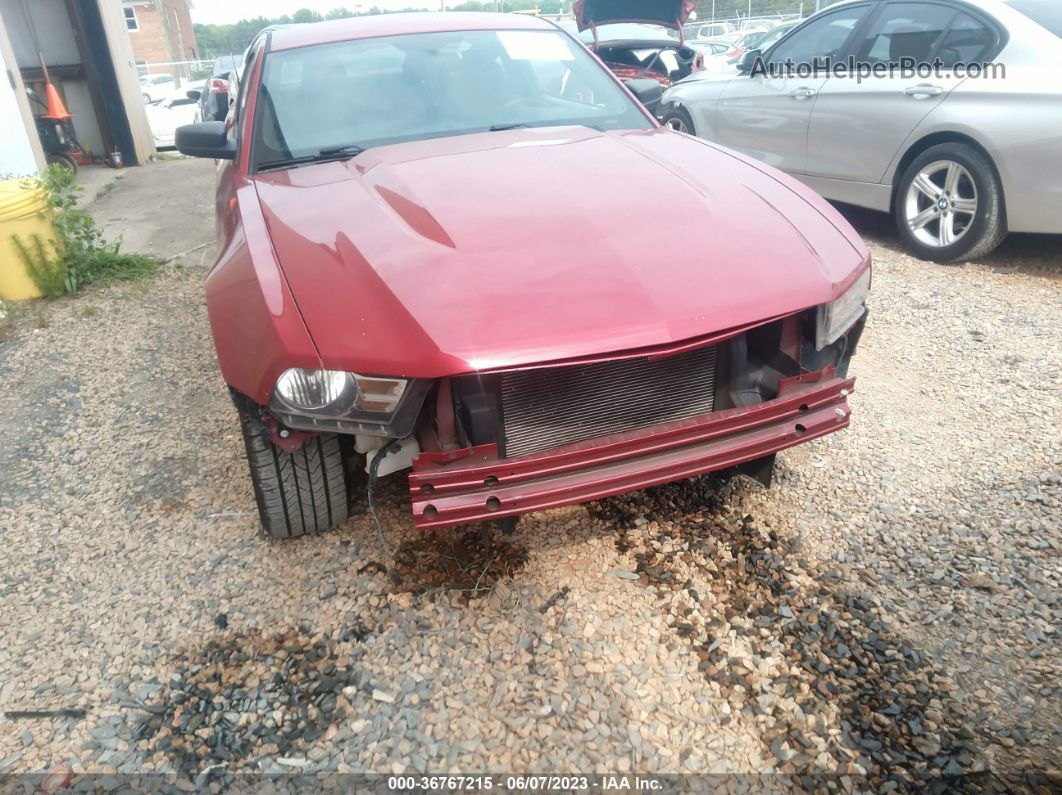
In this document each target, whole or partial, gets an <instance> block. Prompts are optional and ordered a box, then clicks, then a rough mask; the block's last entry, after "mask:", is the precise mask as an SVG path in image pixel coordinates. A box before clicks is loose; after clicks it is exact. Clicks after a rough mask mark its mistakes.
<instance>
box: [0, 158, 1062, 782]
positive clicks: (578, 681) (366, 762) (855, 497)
mask: <svg viewBox="0 0 1062 795" xmlns="http://www.w3.org/2000/svg"><path fill="white" fill-rule="evenodd" d="M211 172H212V168H211V166H210V164H209V163H204V162H201V161H200V162H191V161H174V162H167V163H162V164H159V165H156V166H152V167H150V168H143V169H131V170H130V171H128V172H127V173H126V175H125V178H124V179H123V180H122V181H121V183H119V185H118V186H117V188H116V189H114V190H112V191H110V192H108V193H105V194H104V195H102V196H101V197H100V198H99V199H98V200H97V201H96V203H95V204H94V205H93V206H92V209H93V211H94V212H95V214H96V215H97V216H98V217H99V218H101V219H102V220H103V221H104V222H106V224H107V225H108V228H109V229H111V230H112V231H122V230H127V232H128V233H129V235H131V236H135V237H136V239H137V241H138V243H139V244H140V246H141V247H143V248H147V249H150V250H153V251H156V252H159V253H162V254H164V255H166V256H173V255H177V254H181V253H182V252H188V251H191V252H192V253H191V254H185V255H184V256H183V257H182V263H183V267H180V268H177V267H174V268H170V269H169V270H168V271H167V272H166V273H164V274H163V275H162V276H159V277H158V278H156V279H154V280H152V281H150V282H146V283H142V284H131V285H124V286H118V287H112V288H107V289H94V290H90V291H88V292H86V293H83V294H82V295H81V296H79V297H77V298H76V299H73V300H64V301H59V302H55V303H51V304H48V305H46V306H41V307H39V308H31V309H22V310H20V311H19V312H18V315H17V317H15V318H14V319H13V320H12V319H11V318H9V319H8V320H7V321H6V325H5V326H3V332H2V333H3V335H4V336H3V341H0V383H2V384H3V390H2V393H0V416H3V418H4V422H3V423H2V424H0V528H2V532H3V536H2V537H3V541H4V547H5V550H4V553H3V558H2V560H3V565H2V566H0V584H2V591H3V594H4V598H3V600H2V601H0V705H2V709H3V710H8V711H10V710H56V709H79V710H84V711H85V714H84V716H83V717H67V718H60V717H53V718H47V719H11V718H7V717H5V718H3V719H2V720H0V773H3V772H9V773H26V772H35V771H45V770H48V769H49V768H52V767H53V766H57V765H68V766H69V767H70V768H71V770H72V771H73V773H74V774H75V777H76V775H78V774H81V773H84V772H91V773H105V774H109V775H113V774H128V773H144V772H151V771H167V772H171V771H175V772H179V773H180V774H181V776H182V778H183V779H186V780H192V781H195V780H196V778H197V776H198V777H199V778H198V781H199V783H200V784H202V783H204V782H205V781H206V780H207V779H208V778H209V777H210V776H223V775H225V774H227V773H231V772H232V771H236V770H244V769H249V770H264V771H272V772H310V773H313V772H317V771H325V770H329V771H331V770H338V771H341V772H347V771H366V770H371V771H379V772H392V771H396V772H397V771H407V772H424V771H426V772H432V773H440V772H445V771H454V772H466V773H467V772H472V771H480V772H482V771H497V772H510V771H518V772H531V771H536V772H592V771H600V772H605V771H620V772H626V771H639V772H653V773H662V772H687V771H700V772H717V773H719V772H737V773H749V774H777V773H788V774H793V773H796V774H814V775H818V776H823V775H827V774H830V775H833V774H836V775H837V776H839V777H838V778H833V779H830V781H831V784H836V785H837V786H841V787H852V786H855V787H856V788H868V789H873V790H878V791H888V790H890V789H893V788H898V789H900V790H905V789H908V788H910V787H911V786H913V785H914V784H915V783H917V782H924V781H927V780H938V779H939V780H941V781H943V782H949V783H950V784H952V785H954V786H957V787H962V788H974V787H985V788H993V787H1003V786H1004V785H1010V786H1012V787H1017V788H1032V789H1035V788H1040V789H1042V790H1043V791H1048V790H1051V789H1055V791H1057V789H1056V788H1062V776H1060V774H1059V766H1060V765H1059V760H1060V758H1062V750H1060V749H1062V687H1060V682H1062V642H1060V634H1059V633H1060V616H1062V605H1060V604H1059V593H1060V581H1062V563H1060V557H1059V552H1060V550H1062V529H1060V524H1059V515H1060V491H1062V490H1060V485H1062V461H1060V459H1062V454H1060V449H1062V445H1060V444H1059V442H1060V439H1062V376H1060V373H1062V352H1060V346H1059V340H1060V339H1062V283H1060V280H1059V275H1060V273H1062V255H1060V250H1062V245H1060V243H1059V238H1041V239H1032V238H1029V239H1018V240H1015V241H1012V242H1008V243H1007V244H1006V246H1005V247H1004V248H1003V249H1002V250H1001V251H1000V252H998V253H997V254H995V255H993V257H992V258H991V259H990V260H989V261H988V262H986V263H982V264H977V265H967V266H965V267H961V268H945V267H939V266H933V265H929V264H925V263H921V262H918V261H916V260H913V259H911V258H909V257H907V256H906V255H904V254H903V253H902V252H900V251H899V250H898V247H897V243H896V240H895V238H894V237H893V236H892V235H891V234H890V233H889V232H888V227H887V225H886V224H885V222H883V221H882V220H881V219H880V218H879V217H877V216H872V215H870V214H862V213H855V212H853V213H852V218H853V220H854V221H855V222H856V223H857V225H858V226H859V228H860V230H861V231H863V232H864V233H865V234H867V236H868V237H869V238H870V239H871V240H872V245H873V248H874V254H875V258H876V269H875V284H874V294H873V308H872V318H871V323H870V326H869V328H868V330H867V333H866V334H865V336H864V338H863V343H862V347H861V349H860V351H859V354H858V356H857V358H856V360H855V363H854V367H853V370H854V373H855V374H856V375H857V376H858V378H859V383H858V392H857V394H856V395H854V396H853V403H854V408H855V415H854V417H853V426H852V428H851V429H850V430H849V431H848V432H846V433H843V434H838V435H834V436H831V437H828V438H826V439H822V440H818V441H816V442H813V443H811V444H807V445H804V446H802V447H800V448H797V449H794V450H792V451H789V452H787V453H785V454H783V455H782V456H780V458H779V462H780V463H779V471H778V477H777V478H776V483H775V486H774V487H773V488H772V489H771V490H770V491H767V490H764V489H762V488H760V487H759V486H757V485H754V484H752V483H751V482H749V481H746V480H744V479H740V480H735V481H732V482H730V483H729V484H725V485H724V484H718V483H715V482H714V481H713V480H712V479H707V478H706V479H702V480H698V481H687V482H683V483H680V484H675V485H672V486H668V487H663V488H658V489H653V490H650V491H647V492H643V493H638V494H633V495H628V496H625V497H622V498H616V499H612V500H606V501H603V502H600V503H596V504H593V505H590V506H585V507H575V508H570V509H562V510H556V511H551V512H548V513H543V514H535V515H532V516H530V517H528V518H526V519H525V520H524V521H523V522H522V523H521V525H520V528H519V530H518V531H517V533H516V534H514V535H513V536H510V537H507V538H504V539H503V538H500V537H495V538H492V539H490V540H489V541H484V539H482V538H481V537H480V536H479V534H478V533H476V532H470V531H469V530H468V529H456V530H454V531H449V532H443V533H438V534H433V535H418V534H416V533H414V532H413V531H412V529H411V520H410V518H409V516H408V505H407V504H406V502H405V501H404V500H403V497H402V483H401V481H400V480H399V481H397V482H393V483H390V484H388V485H386V486H385V487H384V490H383V494H382V495H380V498H379V500H378V503H379V504H380V507H381V514H382V515H381V518H382V522H383V526H384V529H385V534H386V545H381V544H380V542H379V541H378V539H377V535H376V533H375V532H374V531H373V529H372V523H371V521H370V520H369V518H368V517H367V516H366V515H362V516H360V517H357V518H355V519H353V520H351V521H350V522H348V523H347V524H346V525H344V526H343V527H342V528H340V529H339V530H338V531H336V532H333V533H330V534H326V535H323V536H320V537H317V538H310V539H304V540H301V541H295V542H292V543H285V542H276V541H269V540H265V539H263V538H262V537H261V536H259V535H258V534H257V520H256V517H255V515H254V513H253V511H254V502H253V497H252V493H251V487H250V483H249V481H248V478H247V474H246V471H245V462H244V458H243V449H242V443H241V441H240V438H239V435H238V430H237V423H236V415H235V411H234V410H233V408H232V406H231V404H230V402H229V401H228V397H227V395H226V392H225V389H224V385H223V383H222V381H221V378H220V376H219V373H218V371H217V366H216V362H215V358H214V352H213V348H212V343H211V340H210V333H209V328H208V324H207V321H206V313H205V306H204V300H203V297H202V278H203V275H204V273H205V270H206V267H207V266H208V265H209V262H210V261H211V258H212V255H213V251H212V248H211V249H209V250H207V249H202V248H199V247H200V246H201V245H202V244H203V243H204V242H206V241H207V240H208V239H209V238H210V237H211V236H212V230H213V221H212V210H213V199H212V194H211ZM160 207H166V208H171V209H173V213H172V214H168V215H167V217H168V218H171V219H175V220H172V221H166V222H164V221H162V220H160V219H159V218H158V217H157V216H158V215H159V214H160V213H159V208H160ZM213 765H219V766H220V767H216V768H214V769H213V770H210V771H208V772H204V771H207V769H208V768H211V766H213ZM97 781H99V780H97ZM102 781H103V782H104V783H105V784H108V785H109V784H110V783H113V784H114V786H117V784H118V781H117V780H114V781H113V782H112V781H111V780H110V779H103V780H102ZM733 781H734V783H735V785H736V784H738V783H740V781H739V780H737V779H734V780H733ZM743 781H744V782H745V783H746V784H749V783H750V782H751V784H749V785H750V786H752V787H753V788H756V789H760V788H763V787H765V786H768V785H773V786H776V787H777V788H779V789H783V788H788V787H801V786H805V785H807V784H808V783H809V781H810V780H809V779H804V780H801V779H795V780H788V779H783V778H781V777H768V776H766V775H762V776H758V777H757V778H751V779H744V780H743Z"/></svg>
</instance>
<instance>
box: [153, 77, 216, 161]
mask: <svg viewBox="0 0 1062 795" xmlns="http://www.w3.org/2000/svg"><path fill="white" fill-rule="evenodd" d="M205 85H206V84H205V83H199V84H198V85H196V86H195V88H179V89H177V90H176V91H174V92H173V93H171V94H170V95H169V96H168V97H166V99H164V100H163V101H162V102H160V103H158V104H157V105H150V106H148V109H147V116H148V124H150V125H151V135H152V136H153V137H154V139H155V148H156V149H173V148H174V136H175V135H176V133H177V128H178V127H181V126H183V125H185V124H192V123H193V122H195V121H196V118H197V115H198V113H199V96H198V95H199V94H200V93H201V92H202V91H203V90H204V88H205Z"/></svg>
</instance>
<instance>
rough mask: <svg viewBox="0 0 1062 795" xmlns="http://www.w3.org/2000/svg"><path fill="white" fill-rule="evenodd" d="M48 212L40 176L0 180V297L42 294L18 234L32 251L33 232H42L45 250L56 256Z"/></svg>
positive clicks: (33, 296) (39, 295)
mask: <svg viewBox="0 0 1062 795" xmlns="http://www.w3.org/2000/svg"><path fill="white" fill-rule="evenodd" d="M47 214H48V193H47V191H46V190H45V189H44V188H43V187H42V186H41V185H40V184H39V183H37V181H36V180H31V179H7V180H3V181H0V298H3V299H4V300H7V301H21V300H23V299H26V298H40V297H41V291H40V290H39V289H37V285H36V284H34V283H33V280H32V279H31V278H30V276H29V274H28V273H27V272H26V265H25V263H24V262H23V260H22V257H21V256H20V255H19V252H18V249H17V248H16V247H15V241H14V236H15V235H18V238H19V240H20V241H21V243H22V245H23V246H25V247H27V248H29V249H30V250H31V251H32V250H33V236H34V235H40V238H41V240H42V242H43V243H44V249H45V251H47V252H48V254H49V256H53V257H54V251H55V249H54V248H53V247H52V241H54V240H55V228H54V227H53V226H52V222H51V221H50V220H49V219H48V218H47V217H46V216H47Z"/></svg>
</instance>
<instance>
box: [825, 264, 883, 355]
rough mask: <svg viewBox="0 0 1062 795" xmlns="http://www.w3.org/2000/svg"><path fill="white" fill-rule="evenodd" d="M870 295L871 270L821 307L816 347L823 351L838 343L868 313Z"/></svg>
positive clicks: (866, 271)
mask: <svg viewBox="0 0 1062 795" xmlns="http://www.w3.org/2000/svg"><path fill="white" fill-rule="evenodd" d="M868 295H870V268H867V269H866V270H865V271H863V273H862V275H861V276H860V277H859V278H858V279H856V281H855V284H853V285H852V286H851V287H849V288H848V291H847V292H846V293H845V294H844V295H842V296H841V297H840V298H838V299H837V300H836V301H831V302H830V303H828V304H823V305H822V306H820V307H819V309H818V313H817V320H816V324H815V347H816V348H817V349H818V350H820V351H821V350H822V349H823V348H825V347H827V346H828V345H832V344H833V343H834V342H836V341H837V340H838V339H839V338H840V336H841V335H842V334H844V333H845V332H846V331H848V329H850V328H852V326H854V325H855V323H856V321H857V320H859V318H861V317H862V316H863V313H864V312H865V311H866V301H867V296H868Z"/></svg>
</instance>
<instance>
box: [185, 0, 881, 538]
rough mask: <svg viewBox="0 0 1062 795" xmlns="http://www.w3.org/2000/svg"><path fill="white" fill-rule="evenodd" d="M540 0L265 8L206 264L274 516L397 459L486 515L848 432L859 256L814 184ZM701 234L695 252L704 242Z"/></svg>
mask: <svg viewBox="0 0 1062 795" xmlns="http://www.w3.org/2000/svg"><path fill="white" fill-rule="evenodd" d="M654 88H655V91H656V92H659V84H658V83H657V82H655V81H652V80H644V81H629V82H628V83H627V84H624V83H623V82H621V81H620V80H618V79H617V78H616V76H615V75H613V74H611V73H610V72H609V71H608V70H607V69H605V68H604V67H603V66H602V65H601V63H600V61H598V60H597V59H596V58H594V57H593V56H592V55H591V53H590V52H589V51H588V50H587V49H586V48H585V47H584V46H583V45H581V44H580V43H579V42H577V41H576V40H574V39H573V38H572V37H571V36H569V35H567V34H566V33H564V32H563V31H560V30H558V29H557V27H556V26H554V25H553V24H551V23H549V22H546V21H543V20H540V19H537V18H534V17H528V16H523V15H504V14H461V13H447V14H396V15H381V16H375V17H362V18H358V19H353V20H341V21H334V22H325V23H320V24H315V25H304V26H296V27H291V28H286V29H283V30H274V31H270V32H268V33H265V34H264V35H262V36H260V37H259V38H258V40H256V41H255V43H254V44H253V45H252V47H251V49H250V51H249V52H248V57H247V61H246V70H245V74H244V88H243V90H241V92H240V98H239V102H238V103H237V107H236V109H235V111H234V113H233V114H232V117H230V122H231V123H230V124H228V125H226V124H225V123H222V122H208V123H204V124H198V125H191V126H188V127H183V128H181V129H180V130H179V131H178V133H177V145H178V148H179V149H180V150H181V151H182V152H184V153H185V154H188V155H193V156H200V157H209V158H215V159H218V160H220V161H221V166H220V168H219V170H218V184H217V201H216V206H217V225H218V229H217V237H218V241H219V251H218V256H217V261H216V263H215V264H214V266H213V268H212V269H211V271H210V273H209V275H208V277H207V281H206V297H207V307H208V310H209V314H210V321H211V325H212V329H213V334H214V341H215V344H216V348H217V353H218V358H219V360H220V363H221V371H222V374H223V375H224V378H225V380H226V382H227V383H228V386H229V388H230V390H231V393H232V396H233V398H234V401H235V404H236V407H237V409H238V413H239V419H240V427H241V430H242V433H243V438H244V442H245V445H246V452H247V458H248V461H249V465H250V475H251V481H252V483H253V485H254V491H255V496H256V498H257V500H258V506H259V509H260V512H261V519H262V523H263V525H264V527H265V529H266V530H267V531H268V532H269V533H270V534H272V535H275V536H295V535H301V534H303V533H307V532H314V531H319V530H323V529H325V528H328V527H331V526H334V525H336V524H339V523H340V522H342V521H343V520H344V519H345V518H346V517H347V515H348V511H349V506H350V499H351V496H352V494H353V493H354V492H356V491H357V490H359V489H362V488H365V485H366V482H368V483H369V484H372V483H373V482H375V479H376V478H378V477H383V476H385V475H387V474H390V473H393V472H399V471H408V483H409V491H410V499H411V503H412V512H413V522H414V524H415V525H416V526H417V527H419V528H439V527H446V526H450V525H456V524H462V523H468V522H481V521H488V520H497V519H506V520H509V521H512V520H514V517H516V516H518V515H520V514H523V513H526V512H529V511H537V510H541V509H546V508H552V507H555V506H560V505H570V504H573V503H580V502H585V501H588V500H595V499H598V498H601V497H605V496H607V495H613V494H618V493H621V492H625V491H630V490H633V489H640V488H643V487H646V486H650V485H653V484H658V483H664V482H667V481H673V480H677V479H681V478H687V477H691V476H695V475H700V474H703V473H706V472H711V471H714V470H722V469H735V468H736V469H739V470H741V471H744V472H747V473H749V474H751V475H753V476H756V477H758V478H760V479H761V480H763V481H765V482H769V480H770V473H771V470H772V465H773V462H774V456H775V454H776V453H778V452H779V451H781V450H784V449H786V448H788V447H792V446H793V445H796V444H800V443H802V442H806V441H809V440H811V439H815V438H817V437H820V436H823V435H824V434H828V433H833V432H834V431H838V430H841V429H843V428H846V427H847V426H848V424H849V420H850V413H851V411H850V408H849V405H848V401H847V398H848V395H849V394H850V392H851V391H852V389H853V386H854V381H853V379H852V378H851V377H850V376H849V374H848V368H849V363H850V361H851V359H852V355H853V353H854V352H855V349H856V345H857V343H858V341H859V337H860V334H861V333H862V331H863V327H864V324H865V320H866V303H865V302H866V298H867V294H868V290H869V288H870V257H869V254H868V251H867V248H866V247H865V246H864V244H863V243H862V242H861V241H860V239H859V238H858V236H857V235H856V234H855V232H853V230H852V229H851V227H849V225H848V224H847V223H846V222H845V221H844V220H843V219H842V218H841V217H840V216H839V215H838V214H837V213H836V212H835V211H834V210H833V209H832V208H831V207H830V206H829V205H828V204H826V202H824V201H823V200H822V199H820V198H819V197H818V196H817V195H816V194H815V193H813V192H812V191H810V190H808V189H807V188H805V187H802V186H801V185H800V184H799V183H797V182H796V181H794V180H792V179H790V178H788V177H786V176H784V175H782V174H781V173H779V172H777V171H775V170H773V169H771V168H769V167H767V166H765V165H762V164H760V163H756V162H754V161H752V160H750V159H748V158H745V157H742V156H740V155H737V154H735V153H733V152H731V151H728V150H726V149H722V148H720V147H718V146H715V145H713V144H710V143H708V142H705V141H702V140H698V139H696V138H693V137H690V136H687V135H683V134H681V133H677V132H674V131H672V130H669V129H666V128H663V127H661V126H660V125H659V124H658V123H657V121H656V120H655V119H654V118H653V116H652V115H651V114H650V113H648V112H647V111H646V110H645V108H644V107H643V105H642V104H641V103H639V102H638V101H636V98H638V97H643V98H644V97H646V96H649V95H651V93H652V89H654ZM705 240H711V241H712V244H711V246H707V247H706V246H705V245H704V241H705Z"/></svg>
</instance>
